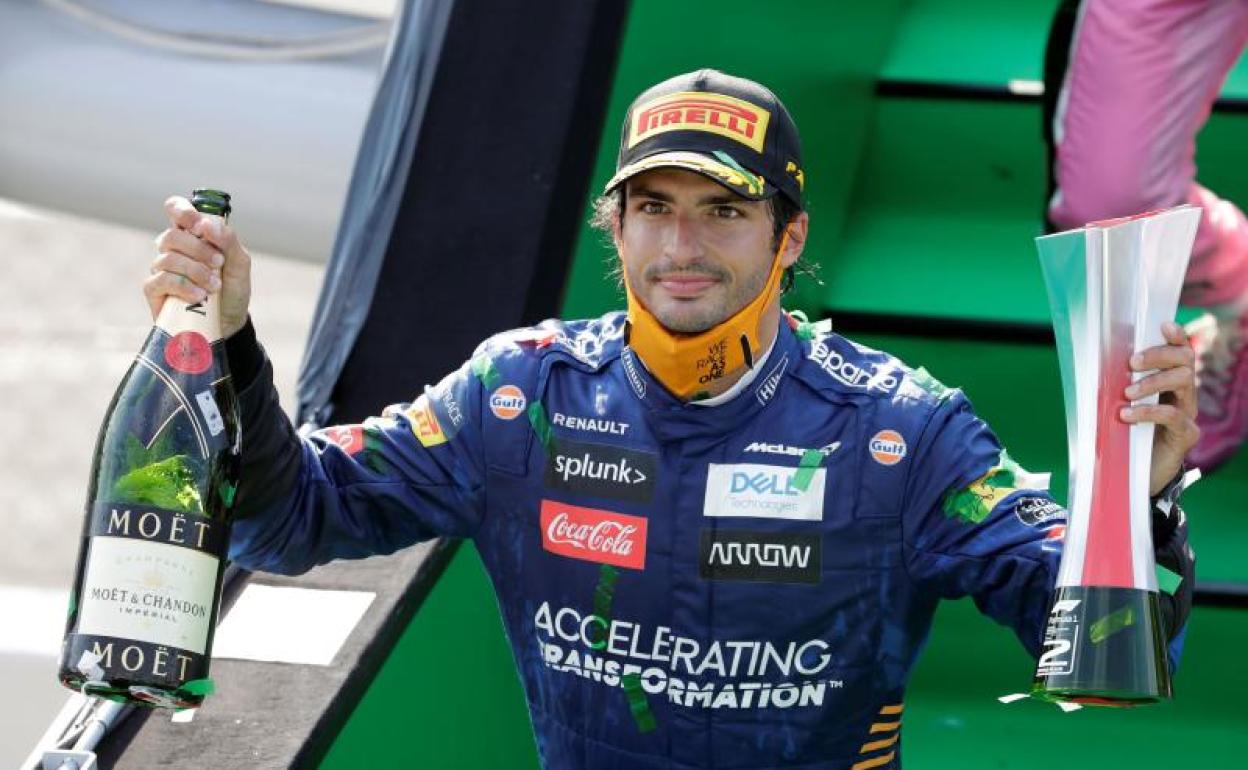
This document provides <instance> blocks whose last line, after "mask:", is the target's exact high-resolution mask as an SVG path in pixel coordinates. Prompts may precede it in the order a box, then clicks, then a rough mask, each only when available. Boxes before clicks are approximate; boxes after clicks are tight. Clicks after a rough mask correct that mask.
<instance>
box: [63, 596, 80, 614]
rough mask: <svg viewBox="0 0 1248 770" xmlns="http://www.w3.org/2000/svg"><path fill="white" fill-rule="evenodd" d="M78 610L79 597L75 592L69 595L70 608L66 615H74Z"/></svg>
mask: <svg viewBox="0 0 1248 770" xmlns="http://www.w3.org/2000/svg"><path fill="white" fill-rule="evenodd" d="M77 610H78V597H77V596H75V595H74V594H72V593H71V594H70V595H69V610H68V611H67V612H66V613H65V617H69V616H70V615H73V614H74V612H76V611H77Z"/></svg>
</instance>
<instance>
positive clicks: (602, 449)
mask: <svg viewBox="0 0 1248 770" xmlns="http://www.w3.org/2000/svg"><path fill="white" fill-rule="evenodd" d="M551 447H552V450H553V452H552V455H551V460H550V462H549V463H548V464H547V465H546V485H547V486H550V487H554V488H556V489H566V490H569V491H571V492H583V493H585V494H590V495H600V496H602V497H614V498H616V499H619V500H632V501H635V502H646V501H648V500H650V498H651V497H652V496H653V494H654V478H655V474H656V473H657V471H658V459H657V457H656V456H655V455H654V454H652V453H650V452H640V451H637V450H634V449H625V448H623V447H615V446H607V445H605V444H591V443H589V442H585V441H572V440H571V439H561V438H558V437H555V438H554V439H553V443H552V445H551Z"/></svg>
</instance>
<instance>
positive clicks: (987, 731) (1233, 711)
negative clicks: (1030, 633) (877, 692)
mask: <svg viewBox="0 0 1248 770" xmlns="http://www.w3.org/2000/svg"><path fill="white" fill-rule="evenodd" d="M1246 635H1248V612H1243V611H1240V610H1229V609H1211V608H1197V610H1196V611H1195V612H1194V613H1193V615H1192V619H1191V622H1190V623H1189V626H1188V632H1187V639H1186V651H1185V655H1184V658H1183V662H1182V664H1181V665H1180V667H1179V673H1178V676H1177V677H1176V678H1175V680H1174V691H1175V697H1174V700H1172V701H1171V702H1169V703H1163V704H1159V705H1155V706H1145V707H1141V708H1136V709H1125V710H1114V709H1092V708H1088V709H1083V710H1081V711H1077V712H1074V713H1071V714H1064V713H1062V712H1061V711H1060V710H1059V709H1058V708H1057V707H1056V706H1052V705H1047V704H1044V703H1040V702H1038V701H1031V700H1027V701H1021V702H1018V703H1013V704H1010V705H1004V704H1002V703H1000V702H998V701H997V698H998V697H1000V696H1002V695H1007V694H1010V693H1017V692H1026V691H1027V690H1028V689H1029V687H1030V685H1031V676H1032V673H1033V672H1034V664H1033V663H1032V661H1031V659H1030V658H1028V656H1027V655H1026V653H1025V652H1023V649H1022V646H1021V645H1019V644H1018V642H1017V640H1016V639H1015V638H1014V635H1013V633H1012V632H1011V631H1009V630H1008V629H1006V628H1003V627H1001V626H998V625H996V624H995V623H993V622H992V621H991V620H989V619H987V618H985V617H983V616H982V615H980V614H979V612H978V611H977V610H976V609H975V606H974V605H973V604H972V603H971V602H970V601H969V600H964V601H958V602H947V603H945V604H944V605H943V606H942V607H941V609H940V610H939V612H938V613H937V620H936V625H935V628H934V630H933V633H932V640H931V644H929V645H928V648H927V650H926V651H925V653H924V655H923V657H922V658H921V659H920V661H919V664H918V666H917V667H916V669H915V672H914V675H913V678H912V679H911V684H910V688H909V691H908V692H907V694H906V711H905V715H904V718H903V720H902V725H903V728H902V730H903V733H904V737H903V738H902V744H903V749H902V759H903V760H904V765H905V766H906V767H907V768H918V770H928V768H938V769H941V770H943V769H944V768H950V769H952V768H956V769H957V770H1055V769H1056V768H1072V769H1073V768H1079V769H1080V770H1083V769H1084V768H1103V769H1104V770H1154V768H1210V770H1214V769H1216V770H1239V768H1242V767H1244V766H1245V763H1244V760H1243V754H1244V751H1245V750H1246V749H1248V710H1246V709H1245V708H1244V706H1243V693H1244V692H1245V691H1248V671H1246V670H1245V668H1244V667H1243V666H1241V665H1239V664H1238V662H1237V660H1236V652H1237V651H1238V650H1239V649H1240V648H1241V647H1242V646H1243V640H1244V639H1245V638H1248V636H1246Z"/></svg>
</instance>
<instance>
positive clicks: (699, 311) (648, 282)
mask: <svg viewBox="0 0 1248 770" xmlns="http://www.w3.org/2000/svg"><path fill="white" fill-rule="evenodd" d="M770 273H771V264H770V263H768V264H766V265H764V266H762V267H761V268H759V270H757V271H756V272H754V273H751V274H750V275H748V276H746V277H745V278H744V279H743V280H742V281H740V282H739V283H735V284H734V283H732V275H731V274H730V273H729V272H728V271H727V270H724V269H723V268H721V267H717V266H715V265H709V264H705V263H702V262H693V263H690V264H688V265H686V266H684V267H682V268H679V269H677V268H674V267H672V266H671V265H670V264H667V263H663V262H659V263H656V264H652V265H650V266H649V267H647V268H646V269H645V271H643V273H642V276H641V278H642V284H641V285H642V286H645V287H646V288H647V289H649V290H651V291H652V292H657V291H658V289H657V288H653V287H654V286H655V285H656V282H657V280H658V278H659V276H661V275H667V276H671V275H687V276H698V277H705V278H713V279H715V280H716V281H717V283H716V285H715V288H713V289H712V290H711V292H710V293H709V294H708V295H707V296H705V297H700V298H698V299H697V300H693V301H687V302H682V301H679V300H676V301H668V302H663V303H661V304H660V303H654V302H644V304H645V306H646V309H647V310H649V311H650V313H651V314H652V315H654V317H655V318H656V319H657V320H658V322H659V323H661V324H662V325H663V326H664V327H665V328H666V329H667V330H668V331H672V332H676V333H678V334H699V333H701V332H704V331H707V330H708V329H712V328H714V327H716V326H718V325H719V324H721V323H723V322H724V321H727V320H728V319H729V318H732V316H733V315H735V314H736V313H738V312H740V311H741V309H742V308H744V307H745V306H746V305H748V304H750V302H752V301H753V300H754V298H755V297H757V296H758V295H759V293H760V292H761V291H762V290H763V287H764V286H766V284H767V277H768V276H769V275H770ZM634 285H637V284H634ZM639 298H640V295H639ZM656 304H659V305H660V306H657V307H656V306H655V305H656Z"/></svg>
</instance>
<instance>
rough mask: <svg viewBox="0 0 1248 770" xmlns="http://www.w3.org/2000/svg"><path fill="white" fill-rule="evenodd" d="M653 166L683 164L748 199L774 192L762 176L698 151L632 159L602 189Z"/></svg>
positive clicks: (608, 190) (681, 166)
mask: <svg viewBox="0 0 1248 770" xmlns="http://www.w3.org/2000/svg"><path fill="white" fill-rule="evenodd" d="M656 168H683V169H685V170H687V171H693V172H696V173H698V174H701V175H702V176H705V177H707V178H708V179H710V180H712V181H714V182H718V183H719V184H721V185H723V186H724V187H727V188H728V189H729V190H731V191H733V192H734V193H736V194H737V195H740V196H741V197H742V198H749V199H750V200H756V201H759V200H766V199H767V198H770V197H771V196H773V195H775V194H776V192H777V189H776V188H775V187H773V186H772V185H770V184H768V183H767V181H766V180H765V179H763V178H762V177H761V176H758V175H756V174H753V173H751V172H749V171H746V170H744V169H741V168H733V167H732V166H729V165H727V164H725V163H721V162H720V161H718V160H716V159H715V158H713V157H711V156H709V155H703V154H702V153H700V152H660V153H656V154H654V155H650V156H648V157H645V158H642V159H641V160H637V161H633V162H632V163H629V164H628V165H627V166H625V167H624V168H622V169H620V170H619V171H617V172H615V176H613V177H611V181H609V182H607V186H606V187H605V188H604V189H605V191H606V192H610V191H611V190H613V189H615V187H616V186H617V185H619V184H620V183H621V182H623V181H624V180H626V179H628V178H630V177H634V176H637V175H638V174H640V173H642V172H643V171H650V170H651V169H656Z"/></svg>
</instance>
